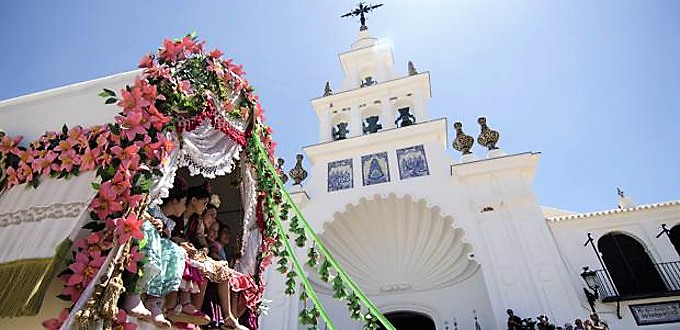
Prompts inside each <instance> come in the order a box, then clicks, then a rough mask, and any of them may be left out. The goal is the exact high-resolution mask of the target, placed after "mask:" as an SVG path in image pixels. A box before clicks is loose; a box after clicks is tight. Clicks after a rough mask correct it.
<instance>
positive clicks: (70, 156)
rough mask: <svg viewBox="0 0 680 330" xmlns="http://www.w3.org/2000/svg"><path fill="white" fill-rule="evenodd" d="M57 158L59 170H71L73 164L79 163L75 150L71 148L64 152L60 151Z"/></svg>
mask: <svg viewBox="0 0 680 330" xmlns="http://www.w3.org/2000/svg"><path fill="white" fill-rule="evenodd" d="M59 160H60V161H61V167H60V168H59V171H66V172H71V171H72V170H73V167H74V166H75V165H80V157H78V155H77V154H76V151H75V150H73V149H70V150H68V151H66V152H63V151H62V152H61V154H60V155H59Z"/></svg>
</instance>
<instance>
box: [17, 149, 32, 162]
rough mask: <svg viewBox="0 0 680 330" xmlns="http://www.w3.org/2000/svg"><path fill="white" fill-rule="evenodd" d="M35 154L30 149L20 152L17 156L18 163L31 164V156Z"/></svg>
mask: <svg viewBox="0 0 680 330" xmlns="http://www.w3.org/2000/svg"><path fill="white" fill-rule="evenodd" d="M34 153H35V152H34V151H33V149H32V148H29V149H28V150H26V151H20V152H19V154H18V156H19V163H22V164H29V163H32V162H33V154H34ZM29 165H30V164H29Z"/></svg>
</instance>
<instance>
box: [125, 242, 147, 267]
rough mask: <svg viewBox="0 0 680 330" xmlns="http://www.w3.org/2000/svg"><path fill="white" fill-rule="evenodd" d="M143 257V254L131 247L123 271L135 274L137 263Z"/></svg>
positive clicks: (136, 248) (136, 247) (135, 247)
mask: <svg viewBox="0 0 680 330" xmlns="http://www.w3.org/2000/svg"><path fill="white" fill-rule="evenodd" d="M144 257H145V255H144V253H143V252H139V247H138V246H136V245H135V246H133V247H132V249H130V256H129V257H128V264H127V266H126V267H125V269H126V270H127V271H128V272H130V273H132V274H137V263H139V261H140V260H142V259H144Z"/></svg>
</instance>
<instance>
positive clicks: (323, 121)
mask: <svg viewBox="0 0 680 330" xmlns="http://www.w3.org/2000/svg"><path fill="white" fill-rule="evenodd" d="M331 109H332V108H331ZM331 114H332V111H331V110H328V111H326V112H325V114H324V115H322V116H319V142H326V141H331V140H333V136H332V134H331V132H332V128H331Z"/></svg>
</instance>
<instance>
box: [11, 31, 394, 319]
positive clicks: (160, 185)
mask: <svg viewBox="0 0 680 330" xmlns="http://www.w3.org/2000/svg"><path fill="white" fill-rule="evenodd" d="M204 45H205V44H204V42H203V41H200V40H199V39H198V38H197V37H196V36H195V35H188V36H185V37H184V38H181V39H176V40H165V41H164V42H163V46H162V47H161V48H160V49H159V51H158V53H157V54H155V55H151V54H150V55H146V56H144V57H143V58H142V60H141V61H140V64H139V68H141V69H142V71H141V73H140V74H139V75H138V76H137V78H136V79H135V81H134V83H133V84H131V85H128V86H126V87H125V88H123V89H122V90H121V91H119V92H118V93H117V92H115V91H113V90H109V89H104V90H103V91H102V92H101V93H100V94H99V95H100V96H102V97H103V98H104V99H105V101H104V102H105V103H106V104H115V105H116V106H118V107H120V109H121V111H120V112H119V114H118V115H117V116H116V117H115V120H114V122H113V123H109V124H104V125H98V126H93V127H87V128H84V127H80V126H75V127H67V126H63V128H62V130H61V131H59V132H47V133H45V134H44V135H43V136H41V137H40V138H38V139H37V140H36V141H33V142H31V143H30V144H28V145H27V146H23V145H22V144H21V137H11V136H7V135H4V134H2V133H0V194H4V193H6V192H8V191H9V190H10V189H17V187H16V186H17V185H21V184H24V185H26V186H27V187H34V188H35V187H38V186H39V185H40V182H41V179H42V178H45V177H51V178H58V179H68V178H70V177H74V176H78V175H80V174H81V173H83V172H94V173H95V175H94V176H95V180H94V182H92V188H94V190H96V194H95V196H94V198H93V199H92V201H91V202H90V204H89V206H88V211H89V216H90V221H89V222H87V223H86V224H85V225H84V226H83V229H84V230H86V231H87V235H86V236H85V237H84V238H82V239H79V240H76V241H75V242H74V245H75V249H74V251H73V253H72V258H70V260H69V261H68V262H67V263H68V268H67V269H65V270H64V271H62V272H61V273H60V274H59V275H58V276H59V278H61V279H62V280H63V282H64V289H63V291H62V294H61V295H60V296H59V297H60V298H61V299H64V300H66V301H68V302H69V303H70V306H69V307H68V308H66V309H64V310H63V311H62V312H61V313H60V314H59V316H58V317H57V318H54V319H50V320H46V321H45V322H43V325H44V326H45V327H46V328H48V329H69V328H70V327H71V325H73V324H74V323H75V322H78V323H79V324H81V325H82V324H92V322H93V320H94V319H96V318H99V319H102V320H103V322H104V324H103V328H105V329H130V328H135V327H136V326H135V325H134V324H132V323H129V322H128V319H127V316H126V315H125V312H124V311H122V310H119V309H118V308H117V307H116V301H117V298H118V297H119V296H120V294H121V292H122V291H123V290H124V286H123V280H122V277H123V276H122V275H123V273H125V272H127V273H128V274H133V275H134V274H135V273H136V272H138V271H139V269H141V268H142V267H140V263H143V262H144V261H143V256H142V255H141V254H140V252H139V245H140V244H143V239H142V238H143V235H142V232H141V224H142V219H141V217H140V215H141V213H142V211H143V210H144V209H145V208H146V207H147V206H148V205H150V204H153V203H155V201H156V200H157V199H158V198H161V197H164V196H165V194H167V190H168V189H169V185H171V182H172V178H173V176H174V169H175V168H177V167H178V166H187V167H189V169H190V172H195V173H200V174H202V175H204V176H206V177H214V176H217V175H222V174H224V173H227V172H228V171H230V169H231V168H232V167H233V166H234V164H235V161H234V159H235V158H237V157H239V156H240V155H245V157H246V158H247V161H246V162H245V164H246V166H247V167H248V171H245V172H249V173H250V174H252V176H253V178H254V180H253V182H254V188H253V189H252V191H251V195H250V196H249V197H248V198H252V199H253V200H255V203H254V204H255V207H254V210H252V212H249V213H248V216H249V217H252V219H253V222H254V223H255V224H256V226H255V227H256V228H257V229H258V230H259V231H260V232H261V236H260V237H261V238H260V243H261V244H260V247H259V248H258V249H257V251H256V252H255V251H249V252H250V253H251V255H252V254H253V253H256V254H257V256H256V257H255V258H254V260H256V265H255V272H254V274H253V275H252V277H253V281H254V282H255V283H256V284H257V285H259V286H260V288H263V287H264V278H263V276H264V274H265V269H266V268H267V266H269V265H270V264H271V262H272V258H274V257H277V258H278V267H277V270H278V271H279V272H281V274H282V275H283V276H285V277H286V281H285V284H286V293H287V294H293V293H295V292H296V291H297V288H298V285H299V286H300V290H299V291H298V292H299V295H300V299H301V300H302V301H303V302H304V305H305V308H304V309H303V310H301V311H300V315H299V316H300V323H301V324H303V325H306V326H308V327H309V328H313V329H316V328H318V321H319V319H322V320H323V321H324V323H325V324H326V326H327V328H328V329H330V330H333V329H335V327H334V326H333V324H332V321H331V320H330V319H329V318H328V315H327V313H326V311H325V310H324V308H323V306H322V305H321V303H320V302H319V300H318V298H317V296H316V293H315V292H314V290H313V288H312V285H311V284H310V282H309V280H308V279H307V278H306V275H305V273H304V271H303V268H302V265H301V262H300V261H299V260H298V257H297V256H296V254H295V251H294V249H293V246H292V245H291V242H290V240H294V242H295V245H297V246H298V247H299V248H303V247H306V248H307V255H306V258H305V259H306V261H307V262H306V264H307V265H309V266H310V267H312V268H313V269H315V270H316V271H318V272H319V274H321V277H322V278H324V281H326V282H330V281H332V286H333V290H334V297H336V298H337V299H341V300H344V301H346V303H347V306H348V310H349V312H350V313H351V316H352V318H355V319H357V320H361V321H363V322H364V324H365V328H366V329H377V328H378V323H382V324H383V326H385V327H386V328H387V329H391V330H394V327H393V326H391V324H389V321H387V319H386V318H385V317H384V316H383V315H382V314H381V313H380V312H379V311H378V309H377V308H376V307H375V305H374V304H373V303H372V302H371V301H370V300H369V299H368V298H367V297H366V295H365V294H364V293H363V292H361V290H360V289H359V287H358V286H357V285H356V283H355V282H354V281H353V280H352V279H351V278H350V277H349V276H348V275H347V273H346V272H345V271H344V270H343V269H342V267H340V265H339V264H338V263H337V262H336V261H335V260H334V258H333V257H332V256H331V255H330V253H329V252H328V250H327V249H326V248H325V247H324V245H323V244H322V242H321V241H320V240H319V239H318V237H317V236H316V235H315V233H314V231H313V230H312V228H311V227H310V226H309V224H308V223H307V221H306V220H305V219H304V217H303V216H302V213H301V212H300V210H299V209H298V208H297V206H296V205H295V204H294V202H293V200H292V198H291V196H290V195H289V194H288V193H287V192H286V190H285V187H284V186H283V183H282V181H281V180H280V178H279V175H280V174H281V173H279V172H278V171H277V170H276V169H275V168H274V166H273V165H272V164H273V160H274V156H273V154H274V147H275V143H274V142H273V141H272V139H271V132H272V130H271V128H270V127H269V126H267V125H266V124H265V123H264V117H263V110H262V107H261V106H260V104H259V102H258V97H257V96H256V95H255V94H254V93H253V88H252V87H251V86H250V84H249V83H248V81H247V80H246V79H245V78H244V74H245V73H244V72H243V69H242V67H241V66H239V65H235V64H234V63H233V62H232V61H231V60H225V59H223V58H222V55H223V53H222V52H221V51H220V50H217V49H216V50H213V51H210V52H207V51H205V50H204ZM191 136H194V137H195V136H198V138H206V137H208V138H209V137H210V136H218V137H219V138H218V139H216V140H219V141H225V140H227V141H229V142H228V143H227V144H226V145H225V144H223V145H220V146H219V149H220V150H222V151H223V152H224V150H227V152H228V153H229V155H230V157H226V160H225V157H217V158H216V159H210V158H207V157H204V158H203V159H199V158H200V157H197V156H196V155H200V154H201V148H203V147H205V144H200V145H199V144H194V145H191V141H192V137H191ZM222 137H227V139H222ZM211 140H215V139H211ZM192 150H193V151H192ZM243 163H244V162H243V160H242V161H241V167H243V166H244V165H243ZM241 170H242V171H243V168H241ZM13 187H14V188H13ZM284 221H288V224H289V226H288V228H287V229H286V228H285V227H284V225H283V222H284ZM310 242H311V243H310ZM259 294H260V297H256V298H261V294H262V290H260V291H259ZM310 301H311V302H312V304H311V306H308V305H307V304H308V302H310ZM88 322H89V323H88Z"/></svg>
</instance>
